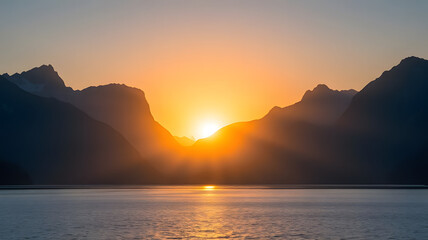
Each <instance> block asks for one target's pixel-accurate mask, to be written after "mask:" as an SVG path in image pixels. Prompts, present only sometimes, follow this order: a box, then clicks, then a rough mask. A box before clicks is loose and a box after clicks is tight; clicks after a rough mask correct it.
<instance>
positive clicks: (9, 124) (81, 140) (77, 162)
mask: <svg viewBox="0 0 428 240" xmlns="http://www.w3.org/2000/svg"><path fill="white" fill-rule="evenodd" d="M0 136H1V138H0V139H1V140H0V158H1V159H2V160H4V161H6V162H7V163H6V164H5V165H7V166H8V167H9V168H10V169H15V170H14V171H15V172H17V174H16V176H15V177H17V178H20V179H22V181H24V182H29V181H31V182H32V183H34V184H100V183H102V184H118V183H127V184H130V183H133V184H139V183H150V182H153V181H154V180H153V179H155V178H156V177H158V176H157V172H156V171H155V170H154V169H153V168H152V167H151V166H150V165H149V164H148V163H147V161H145V160H144V159H142V158H141V157H140V155H139V154H138V152H137V151H136V150H135V149H134V148H133V147H132V146H131V145H130V144H129V143H128V142H127V141H126V140H125V139H124V138H123V137H122V136H121V135H120V134H119V133H118V132H117V131H115V130H114V129H112V128H111V127H109V126H108V125H106V124H104V123H101V122H99V121H96V120H94V119H92V118H91V117H90V116H88V115H87V114H85V113H84V112H82V111H81V110H79V109H78V108H76V107H74V106H73V105H71V104H68V103H64V102H61V101H59V100H56V99H54V98H45V97H39V96H36V95H33V94H30V93H28V92H26V91H23V90H21V89H20V88H19V87H17V86H16V85H15V84H12V83H11V82H9V81H8V80H6V79H5V78H3V77H0ZM27 174H28V176H29V180H28V179H27V180H26V179H25V177H23V176H25V175H27ZM18 175H19V176H21V177H19V176H18ZM11 178H13V177H11Z"/></svg>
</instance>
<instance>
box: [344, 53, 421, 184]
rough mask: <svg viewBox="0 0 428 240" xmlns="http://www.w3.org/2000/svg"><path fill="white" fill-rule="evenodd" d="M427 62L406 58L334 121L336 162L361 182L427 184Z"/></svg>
mask: <svg viewBox="0 0 428 240" xmlns="http://www.w3.org/2000/svg"><path fill="white" fill-rule="evenodd" d="M427 92H428V61H427V60H424V59H421V58H416V57H409V58H406V59H403V60H402V61H401V62H400V64H399V65H397V66H395V67H393V68H392V69H391V70H389V71H386V72H384V73H383V74H382V75H381V76H380V77H379V78H378V79H376V80H374V81H372V82H370V83H369V84H368V85H367V86H366V87H365V88H364V89H362V90H361V92H359V93H358V94H357V95H355V97H354V99H353V100H352V102H351V104H350V106H349V108H348V109H347V110H346V111H345V113H344V114H343V116H342V117H341V118H340V119H339V120H338V123H337V127H336V129H337V131H338V132H339V133H340V134H342V136H341V141H340V143H338V146H339V149H343V150H344V151H343V153H342V155H341V156H344V158H346V159H349V160H352V161H351V162H352V164H357V165H358V166H360V167H361V168H360V170H361V171H362V172H364V173H365V175H366V176H367V179H374V180H376V181H377V182H389V183H391V182H392V183H427V182H428V177H427V174H426V173H425V170H426V169H428V168H427V167H428V159H427V146H428V127H427V122H428V95H427V94H426V93H427Z"/></svg>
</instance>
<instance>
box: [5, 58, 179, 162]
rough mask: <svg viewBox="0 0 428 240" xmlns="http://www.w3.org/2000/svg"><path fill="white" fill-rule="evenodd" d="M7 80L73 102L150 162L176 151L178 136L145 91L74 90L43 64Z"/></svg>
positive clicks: (124, 88) (115, 88) (118, 86)
mask: <svg viewBox="0 0 428 240" xmlns="http://www.w3.org/2000/svg"><path fill="white" fill-rule="evenodd" d="M3 77H5V78H6V79H8V80H9V81H10V82H12V83H15V84H16V85H17V86H19V87H20V88H21V89H22V90H25V91H27V92H30V93H32V94H35V95H37V96H42V97H53V98H56V99H58V100H60V101H63V102H68V103H71V104H72V105H74V106H76V107H77V108H79V109H80V110H82V111H83V112H85V113H86V114H88V115H89V116H91V117H92V118H94V119H96V120H99V121H101V122H104V123H107V124H108V125H110V126H111V127H113V128H114V129H116V130H117V131H119V132H120V133H121V134H122V135H123V136H124V137H125V138H126V139H127V140H128V141H129V142H130V143H131V144H132V145H133V146H134V147H135V148H136V149H137V150H138V151H139V152H140V154H141V155H143V156H145V157H147V158H148V159H156V158H160V157H164V155H165V154H167V153H168V152H169V151H173V150H176V148H178V144H177V142H176V141H175V139H174V137H173V136H172V135H171V134H170V133H169V132H168V131H167V130H166V129H165V128H163V127H162V126H161V125H160V124H159V123H158V122H156V121H155V120H154V118H153V116H152V114H151V112H150V107H149V104H148V103H147V100H146V97H145V94H144V92H143V91H141V90H140V89H137V88H132V87H128V86H126V85H123V84H108V85H103V86H97V87H88V88H86V89H83V90H73V89H72V88H70V87H67V86H66V85H65V83H64V81H63V80H62V79H61V77H60V76H59V75H58V73H57V72H56V71H55V70H54V68H53V66H52V65H42V66H40V67H37V68H33V69H31V70H29V71H26V72H22V73H15V74H13V75H12V76H9V75H7V74H3Z"/></svg>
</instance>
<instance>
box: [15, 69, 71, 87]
mask: <svg viewBox="0 0 428 240" xmlns="http://www.w3.org/2000/svg"><path fill="white" fill-rule="evenodd" d="M9 78H10V80H11V81H12V82H14V83H15V84H17V85H18V86H20V87H24V88H28V87H30V85H31V87H38V88H41V89H45V90H46V89H59V88H65V87H66V86H65V83H64V81H63V80H62V79H61V77H60V76H59V75H58V73H57V72H56V71H55V69H54V67H53V66H52V65H51V64H48V65H45V64H44V65H41V66H40V67H35V68H33V69H30V70H28V71H24V72H21V73H15V74H13V75H12V76H10V77H9Z"/></svg>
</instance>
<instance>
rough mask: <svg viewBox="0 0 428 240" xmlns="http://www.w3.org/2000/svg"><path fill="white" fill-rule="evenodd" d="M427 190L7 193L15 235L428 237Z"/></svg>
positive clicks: (9, 225) (4, 229) (1, 195)
mask: <svg viewBox="0 0 428 240" xmlns="http://www.w3.org/2000/svg"><path fill="white" fill-rule="evenodd" d="M427 200H428V191H427V190H425V189H270V188H239V187H238V188H221V187H217V188H214V189H204V188H202V187H158V188H147V189H65V190H64V189H63V190H61V189H50V190H3V191H0V216H1V219H0V236H8V239H198V238H204V239H229V238H231V239H232V238H233V239H428V201H427Z"/></svg>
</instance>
